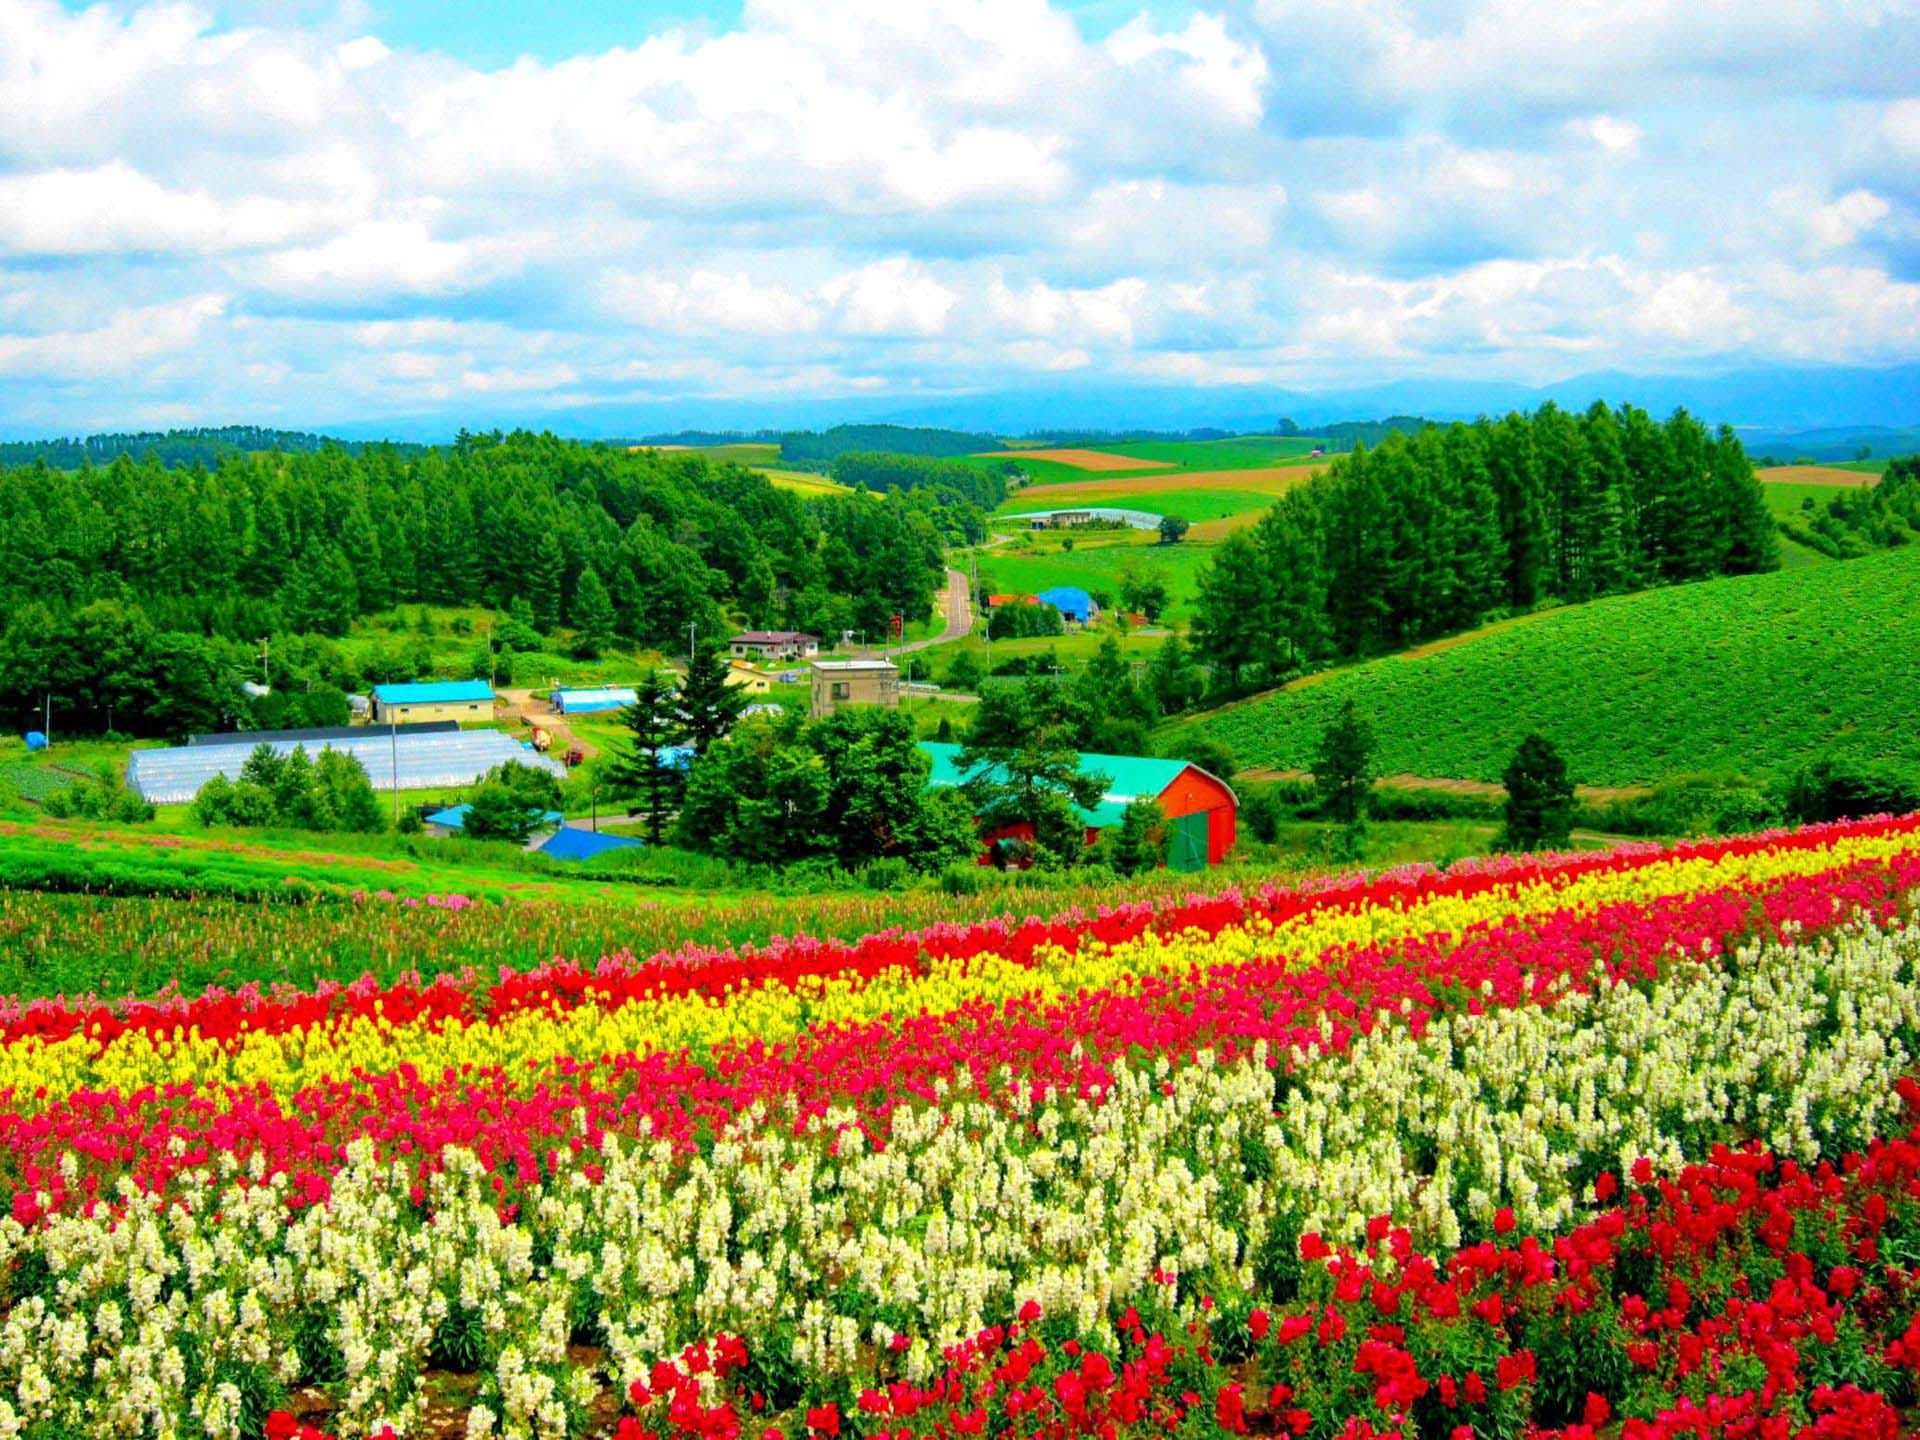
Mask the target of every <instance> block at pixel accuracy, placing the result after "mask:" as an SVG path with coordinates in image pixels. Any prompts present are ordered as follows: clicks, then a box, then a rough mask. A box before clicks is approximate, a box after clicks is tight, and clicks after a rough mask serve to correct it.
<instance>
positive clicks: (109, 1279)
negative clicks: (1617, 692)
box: [0, 818, 1920, 1440]
mask: <svg viewBox="0 0 1920 1440" xmlns="http://www.w3.org/2000/svg"><path fill="white" fill-rule="evenodd" d="M1916 895H1920V818H1914V819H1908V820H1879V821H1866V822H1856V823H1850V824H1845V825H1836V826H1827V827H1818V828H1814V829H1810V830H1804V831H1798V832H1792V833H1775V834H1769V835H1762V836H1749V837H1741V838H1739V839H1735V840H1722V841H1713V842H1700V843H1694V844H1688V845H1682V846H1678V847H1670V848H1661V847H1654V846H1632V847H1627V848H1623V849H1619V850H1615V851H1610V852H1605V853H1590V854H1582V855H1574V856H1563V857H1548V858H1544V859H1542V858H1534V859H1505V860H1498V861H1486V862H1474V863H1469V864H1463V865H1457V866H1454V867H1451V868H1449V869H1448V870H1446V871H1434V870H1430V869H1426V868H1416V869H1408V870H1404V871H1397V872H1390V873H1386V874H1381V875H1373V876H1350V877H1341V878H1337V879H1334V880H1329V881H1326V882H1321V883H1315V884H1312V885H1309V886H1301V887H1296V888H1289V889H1278V888H1266V889H1261V890H1258V891H1244V892H1243V891H1231V892H1227V893H1224V894H1219V895H1201V896H1189V897H1183V898H1180V899H1174V900H1167V901H1163V902H1160V903H1156V904H1148V903H1138V904H1132V905H1122V906H1118V907H1113V908H1108V909H1105V910H1102V911H1100V912H1098V913H1096V914H1084V913H1074V914H1070V915H1065V916H1061V917H1056V918H1053V919H1028V920H1024V921H1021V920H1005V919H999V920H988V921H981V922H978V923H966V924H962V923H947V924H934V925H929V926H926V927H924V928H921V929H918V930H914V931H905V930H886V931H876V932H872V933H868V934H865V935H859V936H855V937H853V938H850V939H814V940H808V939H799V940H785V941H777V942H773V943H769V944H765V945H761V946H738V947H722V946H714V947H699V946H693V945H685V946H682V947H680V948H677V949H674V950H672V951H668V952H663V953H661V954H659V955H656V956H655V957H653V958H651V959H636V958H635V957H634V956H632V955H631V954H620V955H617V956H613V957H609V958H605V959H600V960H597V961H596V960H592V959H583V960H581V961H578V962H570V961H566V960H555V961H553V962H551V963H549V964H546V965H542V966H539V967H537V968H532V969H522V970H507V969H502V970H496V971H493V972H490V973H485V974H482V973H480V972H477V971H475V970H473V969H470V968H469V969H463V970H458V971H454V970H449V971H446V972H444V973H441V974H438V975H436V976H435V977H434V978H433V979H431V980H425V979H421V978H418V977H411V976H409V977H403V978H398V979H395V978H393V977H391V976H389V977H386V978H382V979H374V978H371V977H369V978H367V979H364V980H362V981H359V982H356V983H352V984H336V983H326V984H320V985H317V986H314V987H312V988H306V989H294V988H290V987H274V986H260V985H254V986H246V987H241V988H238V989H232V990H224V989H211V990H207V991H204V992H202V993H198V994H195V995H190V996H188V995H166V996H163V997H162V998H159V999H153V1000H147V1001H125V1002H117V1003H95V1002H86V1003H79V1002H70V1001H63V1000H58V999H32V998H24V997H23V998H19V999H16V1000H12V1001H7V1002H0V1184H4V1192H5V1193H4V1195H0V1199H4V1200H6V1201H8V1202H9V1203H10V1209H9V1210H8V1211H7V1218H5V1219H4V1220H0V1280H4V1284H5V1292H4V1299H3V1300H0V1437H11V1436H26V1437H33V1440H66V1437H79V1436H95V1435H126V1436H147V1435H158V1436H200V1435H211V1436H223V1437H225V1436H246V1437H251V1436H255V1435H262V1434H264V1435H270V1436H276V1437H294V1436H301V1437H312V1436H316V1435H328V1436H337V1437H342V1440H345V1437H360V1436H369V1435H377V1434H380V1433H383V1432H385V1431H389V1430H390V1431H391V1432H392V1433H393V1434H394V1435H403V1436H413V1435H433V1436H443V1435H444V1436H456V1435H470V1436H486V1435H513V1436H529V1437H531V1436H540V1437H554V1440H559V1437H568V1436H582V1435H612V1436H619V1437H622V1440H638V1437H640V1436H660V1437H696V1436H697V1437H709V1440H731V1437H735V1436H741V1437H745V1440H760V1437H763V1436H768V1437H777V1440H808V1437H820V1440H835V1437H839V1436H843V1435H845V1436H849V1437H855V1436H858V1437H869V1436H871V1437H876V1440H877V1437H886V1440H909V1437H928V1440H931V1437H943V1436H968V1435H1021V1436H1034V1437H1040V1436H1046V1437H1066V1436H1075V1435H1088V1436H1105V1437H1118V1436H1121V1435H1139V1436H1145V1435H1162V1434H1182V1435H1192V1436H1215V1435H1222V1434H1257V1435H1283V1434H1284V1435H1293V1436H1301V1437H1310V1440H1332V1437H1351V1440H1360V1437H1366V1436H1386V1435H1392V1434H1399V1435H1403V1436H1414V1435H1422V1436H1425V1435H1437V1436H1447V1437H1449V1440H1468V1437H1472V1436H1479V1437H1488V1440H1496V1437H1497V1440H1519V1437H1521V1436H1524V1435H1557V1436H1561V1437H1564V1440H1611V1437H1614V1436H1620V1437H1622V1440H1656V1437H1659V1440H1665V1437H1674V1440H1678V1437H1683V1436H1684V1437H1697V1440H1707V1437H1718V1436H1725V1437H1756V1440H1760V1437H1766V1440H1772V1437H1781V1440H1789V1437H1800V1436H1818V1437H1832V1440H1843V1437H1892V1436H1896V1435H1899V1434H1902V1433H1907V1432H1909V1431H1910V1430H1911V1429H1912V1427H1913V1423H1914V1421H1915V1416H1914V1412H1913V1409H1912V1407H1913V1406H1914V1404H1915V1398H1916V1395H1915V1385H1916V1381H1920V1268H1917V1267H1920V1085H1916V1084H1915V1080H1914V1076H1915V1071H1916V1064H1917V1062H1916V1055H1917V1054H1920V916H1917V915H1916V909H1915V904H1914V897H1915V896H1916Z"/></svg>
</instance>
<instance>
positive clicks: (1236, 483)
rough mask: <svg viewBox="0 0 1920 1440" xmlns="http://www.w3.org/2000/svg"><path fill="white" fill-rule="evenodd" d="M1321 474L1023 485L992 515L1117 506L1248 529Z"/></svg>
mask: <svg viewBox="0 0 1920 1440" xmlns="http://www.w3.org/2000/svg"><path fill="white" fill-rule="evenodd" d="M1323 468H1325V467H1324V464H1323V463H1321V462H1316V463H1314V464H1312V465H1276V466H1268V467H1264V468H1248V469H1244V470H1168V471H1162V472H1159V473H1157V474H1141V475H1133V476H1126V477H1120V476H1115V475H1103V476H1099V477H1097V478H1088V479H1080V480H1073V481H1065V482H1060V483H1048V484H1044V485H1028V486H1024V487H1022V488H1021V489H1019V490H1016V491H1015V492H1014V493H1013V494H1012V495H1010V496H1008V497H1007V500H1006V501H1005V503H1003V504H1002V505H1001V506H1000V508H999V509H998V510H997V511H995V514H996V515H1000V516H1006V515H1017V514H1021V513H1024V512H1027V511H1034V510H1065V509H1074V508H1077V507H1080V506H1087V507H1094V506H1118V507H1122V508H1127V509H1135V510H1148V511H1151V512H1153V513H1154V514H1156V515H1178V516H1181V517H1182V518H1184V519H1187V520H1192V521H1195V522H1200V521H1209V520H1227V519H1234V518H1237V517H1247V520H1248V523H1251V521H1252V520H1253V519H1257V518H1258V517H1259V516H1260V515H1261V514H1263V513H1265V512H1266V511H1267V510H1268V509H1269V508H1271V507H1272V505H1273V502H1274V501H1275V500H1277V499H1278V498H1279V497H1280V496H1282V495H1284V494H1286V492H1287V491H1289V490H1291V489H1293V488H1294V487H1295V486H1296V485H1301V484H1304V483H1305V482H1306V481H1307V480H1308V479H1310V478H1311V477H1313V476H1314V475H1316V474H1318V473H1319V472H1320V471H1321V470H1322V469H1323Z"/></svg>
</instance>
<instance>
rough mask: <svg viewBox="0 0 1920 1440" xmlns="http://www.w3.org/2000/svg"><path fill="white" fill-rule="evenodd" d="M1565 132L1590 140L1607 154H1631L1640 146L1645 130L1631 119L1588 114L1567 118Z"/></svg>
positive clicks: (1644, 136)
mask: <svg viewBox="0 0 1920 1440" xmlns="http://www.w3.org/2000/svg"><path fill="white" fill-rule="evenodd" d="M1567 132H1568V133H1569V134H1571V135H1574V136H1576V137H1578V138H1580V139H1582V140H1591V141H1592V142H1593V143H1594V144H1595V145H1598V146H1599V147H1600V148H1601V149H1602V150H1604V151H1606V152H1607V153H1608V154H1609V155H1632V154H1634V153H1635V152H1636V151H1638V150H1639V148H1640V142H1641V141H1642V140H1643V139H1645V138H1646V132H1645V131H1644V130H1642V129H1641V128H1640V127H1639V126H1638V125H1635V124H1634V123H1633V122H1632V121H1631V120H1621V119H1618V118H1617V117H1615V116H1612V115H1589V116H1587V117H1585V118H1584V119H1580V120H1569V121H1568V122H1567Z"/></svg>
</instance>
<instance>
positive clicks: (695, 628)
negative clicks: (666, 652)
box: [687, 620, 700, 665]
mask: <svg viewBox="0 0 1920 1440" xmlns="http://www.w3.org/2000/svg"><path fill="white" fill-rule="evenodd" d="M699 632H700V622H699V621H698V620H689V621H688V622H687V664H689V665H691V664H693V644H694V641H693V637H694V636H695V635H697V634H699Z"/></svg>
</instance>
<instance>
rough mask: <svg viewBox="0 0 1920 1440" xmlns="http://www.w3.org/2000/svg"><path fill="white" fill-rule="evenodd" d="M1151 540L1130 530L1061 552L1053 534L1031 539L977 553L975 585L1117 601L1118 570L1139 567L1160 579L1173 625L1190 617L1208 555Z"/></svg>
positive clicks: (1193, 546) (1197, 547) (1081, 541)
mask: <svg viewBox="0 0 1920 1440" xmlns="http://www.w3.org/2000/svg"><path fill="white" fill-rule="evenodd" d="M1156 540H1157V537H1155V536H1152V535H1149V534H1146V533H1142V532H1131V531H1130V532H1126V533H1125V534H1123V535H1122V536H1120V537H1117V538H1112V537H1109V536H1107V535H1104V534H1103V535H1101V536H1099V537H1098V538H1093V537H1088V536H1077V537H1075V539H1074V546H1073V549H1071V550H1063V549H1061V548H1060V540H1059V538H1058V537H1057V536H1055V535H1051V534H1049V535H1046V536H1044V537H1034V538H1031V539H1028V540H1025V541H1023V542H1021V543H1017V544H1014V545H1009V546H1000V547H996V548H993V549H989V550H982V551H981V552H979V563H980V580H981V583H982V584H983V585H986V586H987V588H988V591H989V593H993V594H1001V593H1008V592H1012V593H1016V594H1026V595H1033V594H1038V593H1039V592H1040V591H1042V590H1050V589H1052V588H1053V587H1054V586H1056V585H1078V586H1079V587H1080V588H1081V589H1083V590H1107V591H1111V592H1113V593H1114V594H1115V596H1116V598H1117V596H1118V592H1119V589H1120V574H1121V571H1122V569H1123V568H1124V567H1126V566H1128V565H1138V566H1140V567H1142V568H1143V569H1153V570H1158V571H1159V572H1160V574H1161V575H1162V576H1163V577H1164V578H1165V580H1166V582H1167V589H1168V592H1169V593H1170V595H1171V596H1172V603H1171V605H1170V606H1169V607H1168V610H1167V613H1166V615H1165V617H1163V619H1164V621H1165V623H1170V624H1175V625H1178V624H1180V623H1182V622H1184V621H1185V620H1187V619H1188V618H1189V617H1190V615H1191V611H1192V608H1193V598H1194V594H1195V589H1196V585H1197V582H1198V578H1199V574H1200V570H1201V567H1202V566H1204V565H1205V564H1206V563H1207V559H1208V557H1209V556H1211V555H1212V553H1213V550H1212V547H1211V546H1208V545H1204V544H1198V543H1195V542H1193V541H1183V542H1182V543H1180V544H1178V545H1161V544H1157V543H1155V542H1156Z"/></svg>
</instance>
